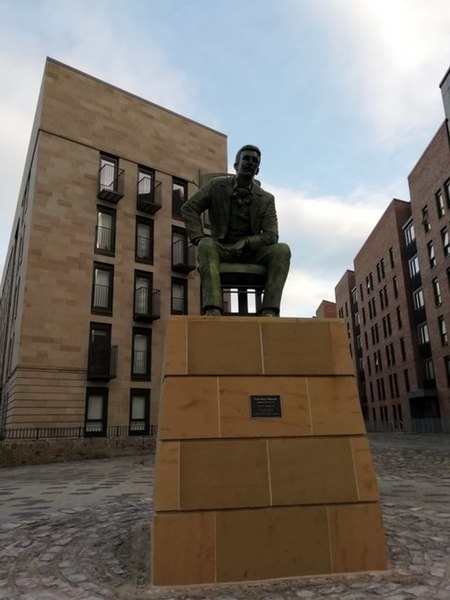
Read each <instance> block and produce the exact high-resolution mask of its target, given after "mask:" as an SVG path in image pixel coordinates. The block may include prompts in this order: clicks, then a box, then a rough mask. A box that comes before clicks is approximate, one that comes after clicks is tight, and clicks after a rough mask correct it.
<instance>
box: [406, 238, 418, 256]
mask: <svg viewBox="0 0 450 600" xmlns="http://www.w3.org/2000/svg"><path fill="white" fill-rule="evenodd" d="M414 254H417V242H416V239H415V238H414V239H413V240H411V242H410V243H409V244H408V245H407V246H406V256H407V257H408V258H411V256H414Z"/></svg>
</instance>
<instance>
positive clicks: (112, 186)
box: [97, 163, 124, 204]
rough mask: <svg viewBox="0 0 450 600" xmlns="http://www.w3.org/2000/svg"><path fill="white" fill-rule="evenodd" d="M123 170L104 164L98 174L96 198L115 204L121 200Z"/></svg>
mask: <svg viewBox="0 0 450 600" xmlns="http://www.w3.org/2000/svg"><path fill="white" fill-rule="evenodd" d="M123 174H124V170H123V169H119V168H118V167H117V166H115V165H112V164H108V163H107V164H104V165H103V166H102V167H100V170H99V172H98V192H97V198H99V199H100V200H106V201H108V202H113V203H114V204H116V203H117V202H119V200H120V199H121V198H123V194H124V192H123V189H124V176H123Z"/></svg>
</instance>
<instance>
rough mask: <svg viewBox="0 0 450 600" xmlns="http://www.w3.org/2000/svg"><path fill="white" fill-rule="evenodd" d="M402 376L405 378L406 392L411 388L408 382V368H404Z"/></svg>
mask: <svg viewBox="0 0 450 600" xmlns="http://www.w3.org/2000/svg"><path fill="white" fill-rule="evenodd" d="M403 377H404V379H405V389H406V391H407V392H409V390H410V389H411V386H410V384H409V374H408V369H405V370H404V371H403Z"/></svg>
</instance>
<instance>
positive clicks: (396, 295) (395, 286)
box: [392, 275, 398, 298]
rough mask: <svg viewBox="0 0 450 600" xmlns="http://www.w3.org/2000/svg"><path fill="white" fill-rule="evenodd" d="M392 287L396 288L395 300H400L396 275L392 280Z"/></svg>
mask: <svg viewBox="0 0 450 600" xmlns="http://www.w3.org/2000/svg"><path fill="white" fill-rule="evenodd" d="M392 286H393V288H394V298H398V278H397V276H396V275H394V277H393V278H392Z"/></svg>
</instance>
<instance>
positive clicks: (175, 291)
mask: <svg viewBox="0 0 450 600" xmlns="http://www.w3.org/2000/svg"><path fill="white" fill-rule="evenodd" d="M171 312H172V314H173V315H186V314H187V312H188V307H187V280H186V279H175V278H174V279H172V310H171Z"/></svg>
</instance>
